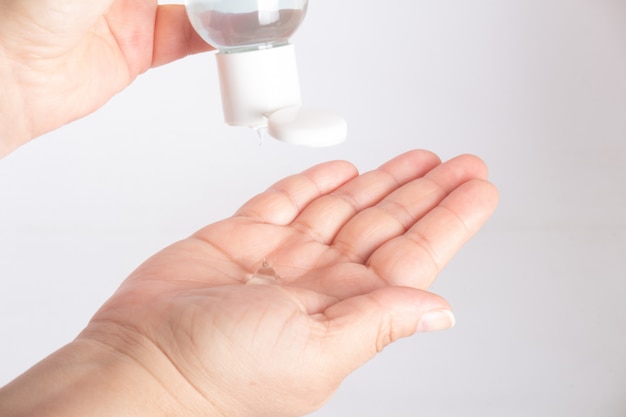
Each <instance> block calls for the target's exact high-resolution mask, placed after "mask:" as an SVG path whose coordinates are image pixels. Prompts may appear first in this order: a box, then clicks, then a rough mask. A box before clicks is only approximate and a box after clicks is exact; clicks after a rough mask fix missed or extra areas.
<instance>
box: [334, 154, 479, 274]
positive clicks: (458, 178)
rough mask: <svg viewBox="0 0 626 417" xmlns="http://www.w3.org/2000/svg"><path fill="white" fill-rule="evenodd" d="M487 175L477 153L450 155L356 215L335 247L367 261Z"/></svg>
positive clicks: (344, 229) (349, 256)
mask: <svg viewBox="0 0 626 417" xmlns="http://www.w3.org/2000/svg"><path fill="white" fill-rule="evenodd" d="M486 177H487V168H486V167H485V164H484V163H483V162H482V161H481V160H480V159H478V158H476V157H475V156H472V155H462V156H459V157H457V158H454V159H451V160H450V161H448V162H446V163H444V164H441V165H438V166H436V167H435V168H434V169H432V170H431V171H430V172H428V173H426V175H424V176H422V177H420V178H417V179H415V180H413V181H411V182H410V183H408V184H406V185H405V186H403V187H400V188H398V189H397V190H395V191H393V193H391V194H389V195H388V196H387V197H386V198H385V199H383V200H382V201H380V202H379V203H378V204H376V205H375V206H374V207H371V208H369V209H367V210H364V211H363V212H361V213H358V214H357V215H355V216H354V218H352V219H351V220H350V221H349V222H348V223H347V224H346V225H345V227H343V229H341V231H340V232H339V233H338V234H337V237H336V238H335V241H334V242H333V247H334V248H335V249H338V250H339V251H340V252H341V253H343V254H344V255H346V256H347V257H348V258H349V259H350V260H352V261H353V262H356V263H364V262H365V261H366V260H367V259H368V258H369V256H370V255H371V254H372V253H373V252H374V251H375V250H376V249H377V248H378V247H380V246H381V245H382V244H384V243H385V242H387V241H389V240H390V239H392V238H394V237H397V236H400V235H402V234H403V233H404V232H405V231H407V230H408V229H409V228H410V227H412V226H413V225H414V224H415V223H416V222H417V221H419V220H420V219H421V218H422V217H423V216H424V215H425V214H426V213H428V212H429V211H430V210H432V209H433V208H434V207H436V206H437V205H438V204H439V203H440V202H441V201H442V200H443V199H444V198H445V197H446V196H447V195H448V194H449V193H451V192H452V191H453V190H455V189H456V188H457V187H459V186H460V185H461V184H464V183H465V182H467V181H470V180H472V179H475V178H480V179H484V178H486Z"/></svg>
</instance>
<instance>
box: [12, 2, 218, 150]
mask: <svg viewBox="0 0 626 417" xmlns="http://www.w3.org/2000/svg"><path fill="white" fill-rule="evenodd" d="M70 23H71V24H70ZM209 49H211V47H210V46H209V45H208V44H206V43H204V41H202V40H201V39H200V38H199V37H198V36H197V35H196V33H195V32H194V31H193V29H192V28H191V26H190V24H189V22H188V19H187V16H186V14H185V10H184V7H183V6H182V5H161V6H157V2H156V1H147V0H119V1H112V0H108V1H105V0H90V1H82V0H64V1H60V0H28V1H24V0H0V80H1V81H2V94H0V132H1V133H0V135H1V136H0V157H2V156H4V155H7V154H8V153H10V152H11V151H13V150H14V149H16V148H17V147H18V146H20V145H22V144H24V143H26V142H27V141H29V140H30V139H32V138H34V137H38V136H40V135H42V134H44V133H46V132H49V131H51V130H53V129H56V128H58V127H60V126H62V125H64V124H65V123H68V122H70V121H72V120H76V119H78V118H80V117H83V116H85V115H87V114H89V113H91V112H93V111H94V110H96V109H97V108H99V107H100V106H102V105H103V104H104V103H105V102H106V101H108V100H109V99H110V98H111V97H112V96H113V95H115V94H116V93H118V92H119V91H121V90H122V89H124V88H125V87H126V86H128V85H129V84H130V83H131V82H132V81H133V80H134V79H135V78H136V77H137V76H138V75H139V74H141V73H143V72H145V71H147V70H148V69H149V68H151V67H155V66H158V65H162V64H166V63H168V62H171V61H173V60H176V59H179V58H182V57H184V56H186V55H189V54H192V53H196V52H201V51H206V50H209Z"/></svg>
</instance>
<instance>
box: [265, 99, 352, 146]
mask: <svg viewBox="0 0 626 417" xmlns="http://www.w3.org/2000/svg"><path fill="white" fill-rule="evenodd" d="M267 131H268V133H269V134H270V136H272V137H273V138H276V139H278V140H281V141H283V142H287V143H291V144H293V145H303V146H312V147H322V146H333V145H337V144H339V143H341V142H343V141H344V140H346V136H347V132H348V129H347V124H346V121H345V120H344V119H343V117H341V116H338V115H336V114H334V113H331V112H329V111H328V110H324V109H314V108H307V107H298V106H293V107H286V108H284V109H280V110H277V111H275V112H274V113H272V114H271V115H270V116H269V120H268V124H267Z"/></svg>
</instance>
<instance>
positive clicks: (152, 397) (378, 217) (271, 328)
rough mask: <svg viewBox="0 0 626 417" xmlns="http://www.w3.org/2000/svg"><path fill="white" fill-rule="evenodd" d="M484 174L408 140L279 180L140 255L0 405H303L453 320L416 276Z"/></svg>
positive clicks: (448, 246) (149, 410) (431, 274)
mask: <svg viewBox="0 0 626 417" xmlns="http://www.w3.org/2000/svg"><path fill="white" fill-rule="evenodd" d="M486 177H487V171H486V168H485V166H484V164H483V163H482V161H480V160H479V159H477V158H475V157H472V156H461V157H458V158H455V159H452V160H450V161H448V162H446V163H444V164H441V163H440V161H439V160H438V158H437V157H436V156H435V155H433V154H431V153H429V152H425V151H413V152H409V153H407V154H404V155H401V156H399V157H397V158H395V159H394V160H392V161H390V162H387V163H386V164H384V165H383V166H381V167H380V168H379V169H377V170H374V171H372V172H368V173H365V174H362V175H360V176H359V175H358V174H357V172H356V170H355V168H354V167H353V166H352V165H350V164H349V163H347V162H330V163H326V164H322V165H319V166H316V167H314V168H311V169H309V170H307V171H305V172H303V173H302V174H299V175H295V176H293V177H289V178H286V179H284V180H282V181H280V182H278V183H277V184H275V185H274V186H273V187H271V188H270V189H269V190H267V191H265V192H264V193H262V194H260V195H258V196H256V197H254V198H253V199H252V200H250V201H249V202H248V203H246V204H245V205H244V206H243V207H242V208H241V209H240V210H239V211H238V212H237V213H236V214H235V215H234V216H233V217H231V218H229V219H227V220H224V221H222V222H219V223H216V224H213V225H210V226H208V227H206V228H204V229H202V230H200V231H199V232H197V233H196V234H194V235H193V236H191V237H190V238H188V239H185V240H183V241H181V242H178V243H176V244H174V245H172V246H170V247H169V248H166V249H165V250H163V251H162V252H160V253H158V254H157V255H155V256H154V257H152V258H151V259H149V260H148V261H147V262H145V263H144V264H143V265H142V266H140V267H139V268H138V269H137V270H136V271H135V272H134V273H133V274H131V276H130V277H129V278H128V279H127V280H126V281H125V282H124V283H123V284H122V285H121V287H120V288H119V290H118V291H117V292H116V293H115V294H114V295H113V297H112V298H111V299H110V300H109V301H108V302H107V303H106V304H105V305H104V306H103V307H102V308H101V309H100V310H99V311H98V312H97V313H96V315H95V316H94V317H93V319H92V320H91V322H90V323H89V325H88V326H87V328H86V329H85V330H84V331H83V332H82V333H81V335H80V336H79V337H78V338H77V339H76V340H75V341H74V342H72V343H70V344H69V345H68V346H66V347H65V348H63V349H61V350H60V351H59V352H57V353H55V354H54V355H52V356H51V357H49V358H47V359H46V360H44V361H43V362H41V363H40V364H39V365H37V366H35V367H34V368H32V369H31V370H30V371H29V372H27V373H26V374H24V375H23V376H22V377H20V378H18V379H17V380H16V381H14V382H13V383H12V384H10V385H8V386H7V387H5V388H3V389H2V390H0V414H1V415H11V416H17V415H20V416H22V415H23V416H31V415H37V416H40V417H47V416H58V415H63V416H66V417H73V416H82V415H86V414H88V415H91V416H101V415H102V416H105V415H117V416H126V415H128V416H130V415H132V416H144V415H145V416H151V417H152V416H160V415H163V416H165V415H166V416H168V417H171V416H187V415H197V416H229V417H236V416H242V417H243V416H246V417H254V416H271V417H281V416H285V417H288V416H301V415H303V414H306V413H308V412H311V411H313V410H314V409H316V408H318V407H320V406H321V405H322V404H323V403H324V402H325V401H326V400H327V399H328V398H329V397H330V395H331V394H332V393H333V391H334V390H335V389H336V388H337V386H338V385H339V384H340V383H341V381H342V380H343V379H344V378H345V377H346V376H347V375H348V374H349V373H350V372H351V371H353V370H354V369H356V368H357V367H359V366H361V365H362V364H363V363H364V362H366V361H367V360H369V359H371V358H372V357H374V356H375V355H376V353H377V352H379V351H381V350H382V349H383V348H384V347H385V346H386V345H388V344H389V343H391V342H393V341H395V340H397V339H398V338H401V337H406V336H409V335H412V334H413V333H414V332H416V331H430V330H441V329H446V328H449V327H451V326H452V325H453V324H454V318H453V316H452V313H450V307H449V305H448V304H447V303H446V301H445V300H443V299H442V298H440V297H439V296H436V295H435V294H432V293H429V292H426V291H425V289H426V288H428V286H429V285H430V284H431V283H432V282H433V280H434V279H435V278H436V276H437V274H438V273H439V271H441V269H442V268H443V267H444V266H445V265H446V263H447V262H448V261H449V260H450V258H451V257H452V256H453V255H454V253H455V252H456V251H457V250H458V249H459V248H460V247H461V246H462V245H463V244H464V243H465V242H466V241H467V240H468V239H469V238H470V237H471V236H472V235H473V234H474V233H475V232H476V231H477V230H478V229H479V228H480V227H481V225H482V224H483V223H484V222H485V221H486V219H487V218H488V217H489V216H490V214H491V213H492V211H493V210H494V208H495V206H496V202H497V191H496V190H495V188H494V187H493V185H491V184H490V183H489V182H487V181H486ZM416 360H420V359H419V358H416ZM16 410H19V411H16Z"/></svg>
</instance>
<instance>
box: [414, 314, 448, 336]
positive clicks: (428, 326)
mask: <svg viewBox="0 0 626 417" xmlns="http://www.w3.org/2000/svg"><path fill="white" fill-rule="evenodd" d="M455 323H456V319H455V318H454V314H452V311H450V310H433V311H429V312H428V313H426V314H424V315H423V316H422V318H421V319H420V321H419V323H417V330H416V331H418V332H436V331H438V330H447V329H451V328H452V327H454V324H455Z"/></svg>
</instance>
